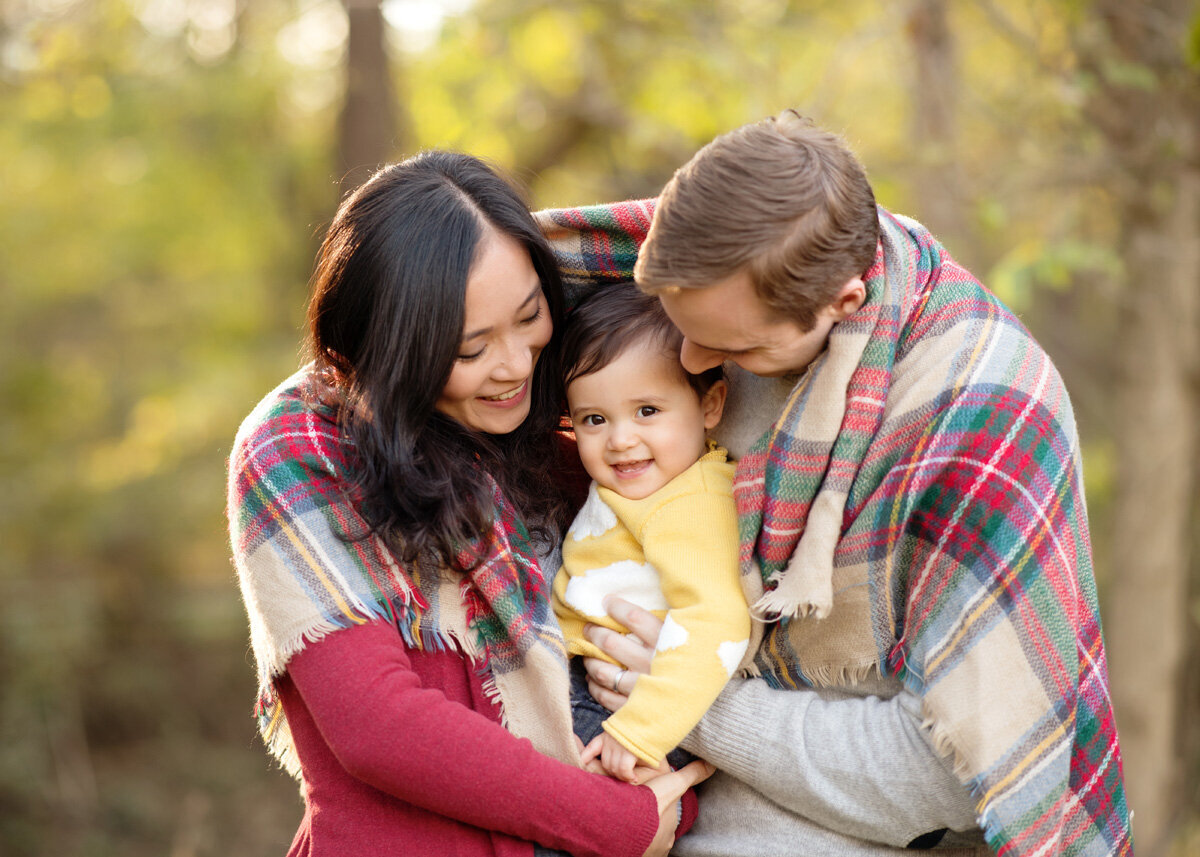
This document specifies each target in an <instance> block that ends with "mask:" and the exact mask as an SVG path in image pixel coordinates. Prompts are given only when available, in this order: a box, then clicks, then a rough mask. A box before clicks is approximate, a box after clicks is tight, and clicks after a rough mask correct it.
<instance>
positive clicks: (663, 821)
mask: <svg viewBox="0 0 1200 857" xmlns="http://www.w3.org/2000/svg"><path fill="white" fill-rule="evenodd" d="M715 770H716V768H714V767H713V766H712V765H710V764H709V763H708V762H705V761H704V760H702V759H697V760H696V761H694V762H691V763H689V764H687V765H684V766H683V767H682V768H680V769H679V770H678V771H671V772H670V773H669V774H663V775H662V776H658V777H655V778H654V779H652V780H651V781H650V782H648V783H647V784H646V787H647V788H649V789H650V790H651V791H652V792H654V797H655V798H657V799H658V832H657V833H655V834H654V839H653V840H651V842H650V847H649V848H647V849H646V850H645V852H643V854H642V857H666V855H667V852H668V851H670V850H671V846H672V845H674V844H675V828H677V827H678V826H679V799H680V798H681V797H683V793H684V792H686V791H687V790H688V789H690V788H691V787H692V786H694V785H696V783H700V782H703V781H704V780H707V779H708V778H709V777H711V776H712V775H713V771H715Z"/></svg>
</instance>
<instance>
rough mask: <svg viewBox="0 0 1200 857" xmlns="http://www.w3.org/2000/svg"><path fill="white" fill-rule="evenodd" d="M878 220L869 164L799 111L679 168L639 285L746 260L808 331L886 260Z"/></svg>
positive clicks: (713, 271) (769, 295) (647, 246)
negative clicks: (854, 282) (880, 251)
mask: <svg viewBox="0 0 1200 857" xmlns="http://www.w3.org/2000/svg"><path fill="white" fill-rule="evenodd" d="M878 241H879V220H878V212H877V210H876V207H875V194H874V192H873V191H872V190H871V185H870V183H869V182H868V181H867V176H866V172H865V171H864V170H863V167H862V164H860V163H859V162H858V159H857V158H856V157H855V156H854V154H853V153H852V152H851V151H850V149H849V148H848V147H847V146H846V144H845V142H844V141H843V140H842V139H841V138H840V137H838V136H837V135H836V134H832V133H830V132H828V131H823V130H821V129H820V128H817V127H816V126H815V125H813V124H812V122H811V121H809V120H808V119H805V118H804V117H802V116H800V115H799V114H798V113H796V112H795V111H794V110H786V111H784V112H783V113H781V114H779V115H778V116H773V117H771V118H768V119H764V120H762V121H760V122H755V123H753V124H750V125H745V126H743V127H741V128H738V129H737V130H736V131H731V132H729V133H728V134H724V135H722V136H720V137H718V138H716V139H715V140H713V141H712V142H711V143H709V144H708V145H707V146H705V147H704V148H703V149H701V150H700V151H699V152H697V153H696V155H695V156H694V157H693V158H692V159H691V161H689V162H688V163H687V164H685V165H684V166H682V167H681V168H680V169H679V170H677V171H676V173H675V175H674V176H673V177H672V179H671V181H670V182H668V183H667V186H666V188H665V189H664V190H663V193H662V196H661V197H660V198H659V202H658V210H657V211H656V212H655V215H654V222H653V225H652V226H651V229H650V234H649V235H648V236H647V238H646V242H645V243H644V244H643V245H642V249H641V252H640V255H639V257H638V261H637V267H636V268H635V269H634V277H635V278H636V280H637V283H638V286H639V287H641V288H642V289H643V290H644V291H646V292H649V293H651V294H653V293H655V292H659V291H661V290H662V289H665V288H668V287H671V286H678V287H681V288H703V287H704V286H710V285H713V284H714V283H718V282H720V281H722V280H725V279H727V278H729V277H731V276H733V275H734V274H737V273H738V272H740V271H742V270H746V271H748V272H749V274H750V280H751V282H752V283H753V284H754V288H755V291H756V292H757V294H758V296H759V297H760V298H762V300H763V302H764V303H766V305H767V306H768V307H770V308H771V309H773V310H775V311H777V312H779V313H781V314H782V315H784V316H786V317H787V318H789V319H791V320H792V321H794V322H795V323H796V324H798V325H799V326H800V327H801V328H803V329H804V330H810V329H812V327H813V326H814V325H815V324H816V316H817V313H818V312H819V311H820V310H821V309H823V308H824V307H826V306H828V305H829V304H831V303H832V302H833V301H834V299H835V298H836V297H837V294H838V291H839V290H840V289H841V287H842V286H843V285H844V284H845V283H846V282H847V281H849V280H851V279H853V278H854V277H859V276H862V274H863V273H864V272H866V270H867V269H868V268H869V267H870V266H871V263H872V262H873V261H874V259H875V249H876V245H877V244H878Z"/></svg>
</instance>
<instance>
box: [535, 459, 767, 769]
mask: <svg viewBox="0 0 1200 857" xmlns="http://www.w3.org/2000/svg"><path fill="white" fill-rule="evenodd" d="M733 470H734V466H733V464H732V463H730V462H727V461H726V453H725V450H724V449H721V448H719V447H715V448H713V449H711V451H709V452H707V453H706V454H705V455H703V456H701V458H700V459H699V460H698V461H697V462H696V463H695V464H693V465H692V466H691V467H689V468H688V469H687V470H685V471H684V472H683V473H681V474H679V475H678V476H676V477H675V478H674V479H672V480H671V481H670V482H669V483H667V484H666V485H664V486H663V487H662V488H660V489H659V490H658V491H656V492H655V493H653V494H651V495H650V496H649V497H646V498H645V499H642V500H628V499H626V498H624V497H622V496H620V495H619V494H616V493H615V492H613V491H610V490H609V489H607V488H600V487H598V486H597V485H596V484H595V483H592V487H591V489H590V490H589V492H588V499H587V502H586V503H585V504H584V506H583V508H582V509H580V511H579V514H578V515H577V516H576V517H575V521H574V522H573V523H572V524H571V529H570V530H569V531H568V533H567V537H566V540H565V541H564V543H563V567H562V569H561V570H560V571H559V573H558V575H557V577H556V578H555V581H554V610H555V613H557V614H558V619H559V622H560V623H561V625H562V629H563V636H564V637H565V638H566V641H567V648H568V651H569V652H570V653H571V654H572V655H588V656H591V657H599V658H605V659H608V658H607V657H606V656H605V655H604V653H603V652H601V651H600V650H599V649H597V648H596V647H595V646H593V645H592V644H591V643H589V642H588V641H587V640H586V639H584V636H583V626H584V624H585V623H587V622H591V623H594V624H597V625H604V626H605V627H608V628H613V629H615V630H617V631H621V632H625V630H626V629H625V628H623V627H622V626H620V625H618V624H617V623H615V622H614V621H613V620H612V619H610V618H609V617H608V616H607V615H606V614H605V612H604V608H603V606H602V601H603V599H604V597H605V596H607V595H618V596H620V597H622V598H624V599H626V600H627V601H631V602H633V603H634V604H637V605H639V606H641V607H644V608H646V609H648V610H650V611H652V612H654V613H655V614H656V615H657V616H659V617H660V618H663V619H664V620H665V624H664V625H663V629H662V632H661V634H660V635H659V638H658V645H657V648H656V651H655V654H654V659H653V662H652V665H651V668H650V674H649V675H643V676H640V677H639V678H638V681H637V684H636V685H635V687H634V689H633V693H632V694H630V697H629V701H628V702H627V703H626V704H625V705H624V706H623V707H622V708H621V709H620V710H619V711H617V712H616V713H615V714H613V715H612V716H611V717H609V718H608V720H606V721H605V723H604V729H605V731H607V732H608V733H609V734H610V735H612V736H613V737H614V738H616V739H617V740H618V741H620V742H621V744H622V745H624V746H625V747H626V748H628V749H629V750H630V751H631V752H633V753H634V754H636V755H637V756H638V758H639V759H641V760H642V761H643V762H645V763H647V764H649V765H658V764H659V763H660V762H661V761H662V759H663V757H664V756H665V755H666V754H667V753H668V752H669V751H671V750H672V749H674V748H675V747H676V746H677V745H678V744H679V742H680V741H681V740H682V739H683V737H684V736H685V735H687V734H688V732H690V731H691V729H692V727H693V726H695V725H696V723H697V722H698V721H699V720H700V718H701V716H703V714H704V712H705V711H707V710H708V707H709V706H710V705H711V704H712V702H713V700H714V699H716V697H717V694H719V693H720V692H721V688H722V687H724V686H725V683H726V682H727V681H728V680H729V677H730V676H731V675H733V673H734V671H735V670H736V669H737V666H738V663H739V662H740V661H741V659H742V655H743V654H744V653H745V651H746V646H747V644H748V641H749V636H750V616H749V613H748V611H747V608H746V601H745V598H744V597H743V595H742V588H741V585H740V583H739V582H738V560H737V550H738V538H737V511H736V508H735V506H734V501H733ZM608 660H611V659H608Z"/></svg>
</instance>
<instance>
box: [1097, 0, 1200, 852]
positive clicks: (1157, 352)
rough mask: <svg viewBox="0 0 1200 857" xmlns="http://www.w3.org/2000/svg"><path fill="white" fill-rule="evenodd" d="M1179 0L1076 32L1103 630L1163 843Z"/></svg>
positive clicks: (1192, 221) (1185, 453)
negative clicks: (1098, 385) (1100, 486)
mask: <svg viewBox="0 0 1200 857" xmlns="http://www.w3.org/2000/svg"><path fill="white" fill-rule="evenodd" d="M1191 6H1192V4H1191V3H1190V2H1189V0H1148V2H1139V3H1130V2H1128V0H1097V2H1096V3H1095V6H1094V10H1095V12H1096V15H1095V18H1096V21H1097V22H1098V25H1096V26H1091V27H1088V28H1085V29H1084V31H1083V33H1082V34H1081V36H1080V40H1081V45H1080V59H1081V62H1082V64H1083V70H1084V71H1085V72H1086V73H1087V74H1088V75H1089V76H1090V77H1092V78H1093V84H1094V86H1093V88H1092V89H1091V95H1090V98H1089V101H1088V103H1087V105H1086V109H1087V111H1088V114H1089V117H1090V118H1091V120H1092V121H1093V122H1094V123H1095V127H1096V128H1097V129H1098V130H1099V132H1100V134H1101V137H1102V140H1103V142H1104V144H1105V146H1106V149H1107V152H1106V154H1107V156H1108V158H1107V160H1108V163H1109V164H1110V165H1111V170H1112V174H1111V177H1108V178H1109V181H1108V187H1109V188H1110V190H1111V193H1112V194H1113V198H1114V202H1115V205H1116V209H1117V210H1116V211H1114V212H1113V217H1114V219H1115V220H1116V221H1117V222H1118V223H1121V224H1122V225H1123V231H1122V240H1121V242H1120V245H1119V247H1118V250H1119V252H1120V254H1121V256H1122V259H1123V261H1124V268H1125V277H1126V282H1125V284H1124V289H1123V290H1122V299H1121V307H1120V313H1119V326H1118V334H1117V338H1116V341H1114V342H1113V343H1112V348H1113V349H1114V350H1115V351H1116V353H1117V358H1118V359H1117V361H1116V363H1117V366H1118V367H1119V372H1118V376H1117V378H1116V379H1114V380H1115V384H1114V386H1113V388H1112V407H1113V410H1114V422H1113V425H1114V429H1115V433H1116V434H1115V441H1116V450H1117V480H1118V481H1117V486H1116V487H1117V492H1116V494H1117V496H1116V506H1115V519H1114V522H1113V526H1114V528H1115V533H1116V535H1115V538H1114V544H1113V572H1112V581H1111V585H1110V586H1109V588H1108V592H1107V597H1106V604H1105V607H1106V614H1105V620H1106V632H1107V637H1108V644H1109V646H1108V651H1109V660H1110V673H1111V677H1112V687H1113V696H1114V700H1115V707H1116V712H1117V723H1118V727H1119V729H1120V734H1121V739H1122V745H1123V755H1124V758H1125V779H1126V788H1127V792H1128V798H1129V804H1130V807H1131V809H1133V810H1135V811H1136V824H1135V828H1134V829H1135V834H1136V836H1137V841H1138V853H1139V855H1143V857H1153V855H1158V854H1163V853H1165V851H1166V848H1167V847H1168V843H1169V837H1170V836H1171V833H1172V826H1173V824H1174V822H1175V821H1176V819H1177V814H1178V813H1179V812H1180V811H1181V810H1182V809H1183V807H1184V801H1183V799H1182V798H1183V791H1182V789H1181V782H1182V780H1181V777H1182V766H1181V761H1182V754H1181V751H1180V748H1181V746H1183V744H1184V736H1183V734H1182V726H1183V724H1184V723H1185V722H1186V723H1192V724H1193V725H1192V727H1191V728H1195V726H1194V723H1195V715H1194V713H1192V714H1191V715H1190V716H1189V717H1188V718H1187V720H1186V721H1184V720H1183V719H1182V718H1181V714H1182V710H1183V700H1182V698H1181V689H1182V686H1183V676H1184V652H1185V648H1184V647H1185V643H1186V640H1187V625H1186V623H1187V598H1188V580H1189V572H1190V568H1191V566H1192V563H1193V561H1194V559H1193V556H1192V551H1191V547H1192V546H1191V541H1192V540H1191V532H1190V524H1191V521H1192V520H1193V517H1194V508H1195V506H1194V504H1195V503H1196V500H1197V496H1196V478H1195V477H1196V454H1197V451H1198V450H1197V446H1198V445H1197V427H1196V419H1197V416H1198V415H1200V414H1198V409H1197V387H1196V371H1197V365H1198V364H1197V340H1198V338H1200V320H1198V319H1200V160H1198V156H1200V75H1198V74H1197V70H1196V68H1195V67H1189V65H1188V63H1187V60H1186V59H1185V57H1184V55H1183V50H1184V45H1185V40H1184V39H1183V38H1182V34H1183V33H1186V32H1188V28H1189V25H1190V24H1191V21H1190V20H1189V19H1190V17H1191V16H1192V15H1193V14H1195V13H1194V12H1193V11H1192V10H1191Z"/></svg>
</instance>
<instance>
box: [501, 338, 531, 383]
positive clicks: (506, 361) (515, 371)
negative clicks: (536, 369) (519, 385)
mask: <svg viewBox="0 0 1200 857" xmlns="http://www.w3.org/2000/svg"><path fill="white" fill-rule="evenodd" d="M533 360H534V349H533V348H532V347H530V344H529V343H528V342H526V341H525V339H524V338H522V337H515V338H512V339H508V340H506V341H505V343H504V346H503V348H502V349H501V353H500V362H499V363H498V364H497V365H496V371H495V375H496V376H497V377H499V378H504V379H508V380H512V381H519V380H522V379H524V378H527V377H529V374H530V373H531V372H532V371H533Z"/></svg>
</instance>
